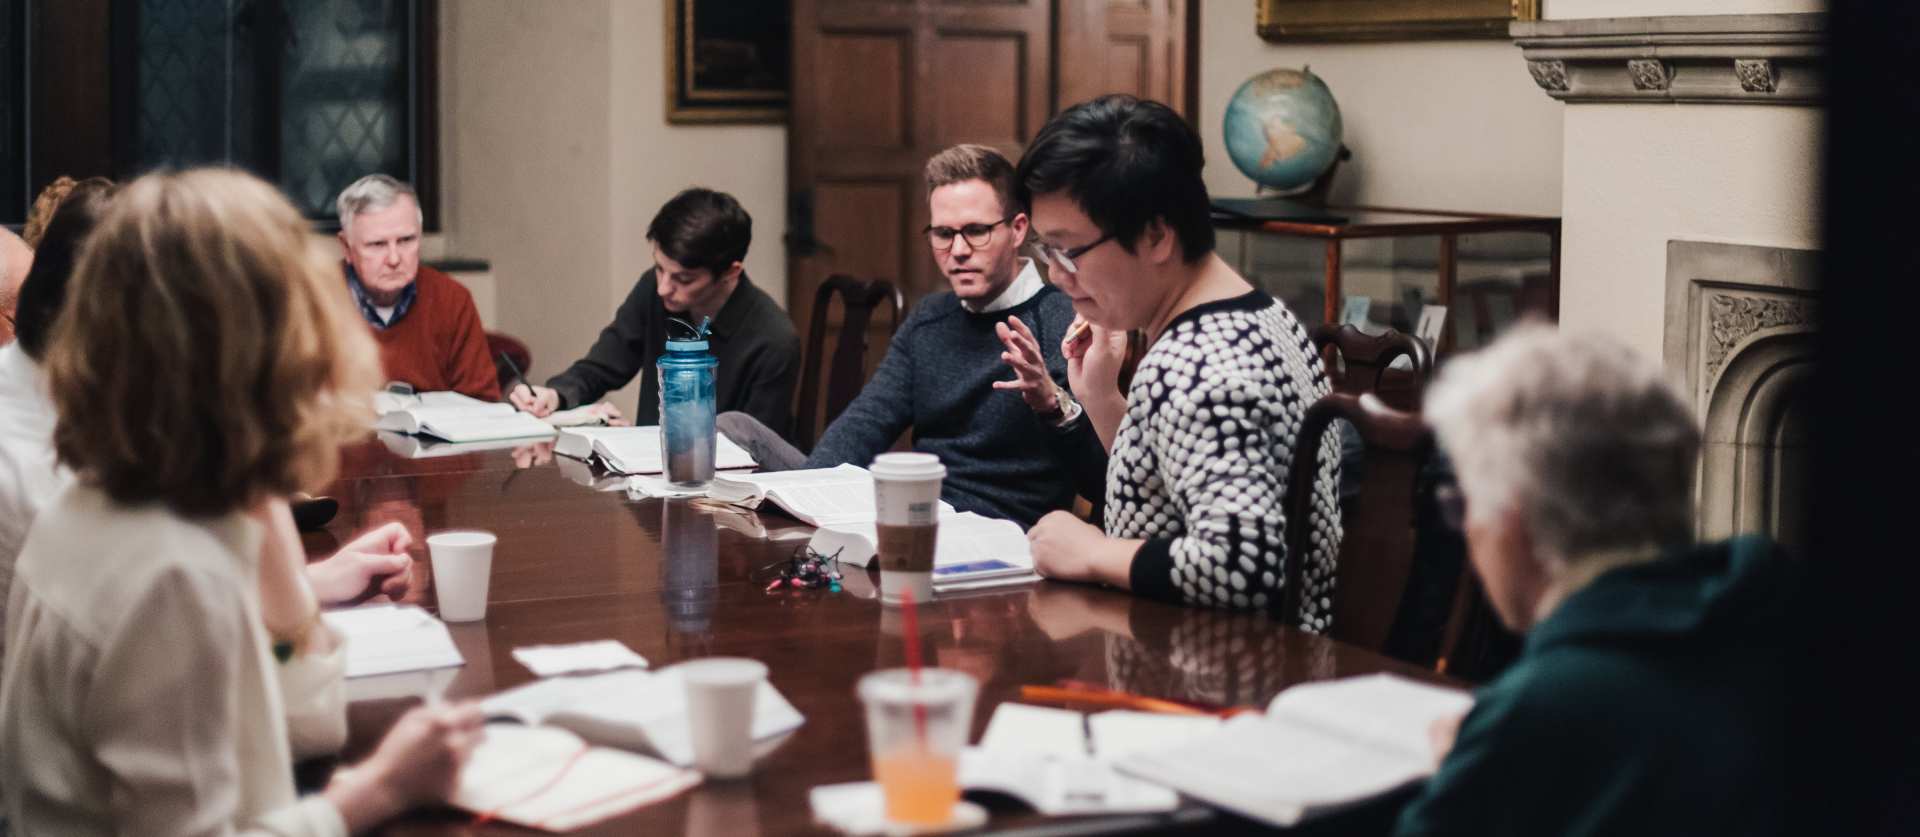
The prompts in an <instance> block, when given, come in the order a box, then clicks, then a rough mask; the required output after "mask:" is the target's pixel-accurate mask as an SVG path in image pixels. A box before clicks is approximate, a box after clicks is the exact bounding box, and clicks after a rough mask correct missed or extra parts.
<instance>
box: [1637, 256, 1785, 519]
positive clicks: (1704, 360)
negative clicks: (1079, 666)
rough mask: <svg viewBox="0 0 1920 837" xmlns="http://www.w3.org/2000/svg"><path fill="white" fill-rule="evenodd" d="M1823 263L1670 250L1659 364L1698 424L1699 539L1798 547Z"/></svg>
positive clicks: (1779, 257)
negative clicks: (1766, 540) (1738, 537)
mask: <svg viewBox="0 0 1920 837" xmlns="http://www.w3.org/2000/svg"><path fill="white" fill-rule="evenodd" d="M1818 257H1819V254H1818V253H1817V252H1816V251H1812V250H1794V249H1788V248H1781V247H1756V246H1751V245H1743V244H1720V243H1714V242H1704V241H1672V242H1669V243H1668V244H1667V323H1666V352H1665V355H1666V362H1667V368H1668V370H1669V371H1670V372H1672V373H1673V376H1674V378H1675V379H1676V380H1679V381H1684V382H1685V384H1684V385H1685V387H1686V393H1687V397H1688V398H1689V399H1690V400H1691V401H1692V404H1693V407H1694V410H1695V412H1696V413H1697V414H1698V415H1700V417H1701V418H1702V419H1703V420H1704V431H1705V447H1704V449H1703V451H1702V454H1701V461H1700V474H1699V483H1698V488H1697V491H1698V497H1699V518H1698V528H1699V533H1700V535H1701V537H1703V538H1723V537H1726V536H1728V535H1732V534H1736V533H1743V532H1764V533H1766V534H1769V535H1772V536H1773V537H1774V538H1775V539H1776V540H1778V541H1780V542H1781V543H1783V544H1787V545H1789V546H1797V545H1800V544H1803V543H1804V542H1805V541H1804V538H1803V535H1804V533H1805V524H1806V509H1807V505H1808V504H1807V502H1806V501H1807V497H1806V496H1805V494H1804V492H1805V491H1806V488H1807V486H1808V485H1809V482H1808V477H1809V472H1808V470H1807V469H1808V465H1809V464H1810V463H1809V459H1808V457H1809V455H1810V453H1809V448H1808V430H1809V428H1808V424H1807V422H1808V420H1809V411H1808V409H1807V398H1806V396H1807V394H1808V386H1809V384H1810V383H1811V375H1810V373H1811V371H1812V368H1813V342H1814V341H1813V338H1814V334H1813V330H1814V323H1815V318H1816V316H1817V314H1818V308H1817V293H1816V290H1815V288H1816V267H1817V265H1818Z"/></svg>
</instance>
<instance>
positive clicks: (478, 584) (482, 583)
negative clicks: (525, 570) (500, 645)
mask: <svg viewBox="0 0 1920 837" xmlns="http://www.w3.org/2000/svg"><path fill="white" fill-rule="evenodd" d="M496 540H497V539H496V538H495V537H494V536H493V533H492V532H479V531H463V532H438V533H435V534H432V535H428V536H427V555H428V556H429V557H430V558H431V559H432V561H433V589H434V593H435V594H436V595H437V596H438V597H439V600H440V618H441V619H443V620H445V621H448V622H477V621H479V620H481V619H485V618H487V582H488V581H490V580H492V578H493V544H494V542H495V541H496Z"/></svg>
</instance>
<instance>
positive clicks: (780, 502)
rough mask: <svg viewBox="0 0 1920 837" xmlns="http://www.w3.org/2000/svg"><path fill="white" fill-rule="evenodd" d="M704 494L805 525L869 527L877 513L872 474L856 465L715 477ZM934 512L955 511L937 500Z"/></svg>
mask: <svg viewBox="0 0 1920 837" xmlns="http://www.w3.org/2000/svg"><path fill="white" fill-rule="evenodd" d="M707 496H708V497H710V498H712V499H715V500H718V501H720V502H723V503H732V504H734V505H736V506H742V507H744V508H749V509H755V508H759V507H760V505H761V504H762V503H768V502H770V503H773V504H774V505H776V506H779V507H780V508H781V509H783V510H785V511H786V512H787V513H788V514H791V515H793V516H794V517H796V518H799V519H800V520H801V521H802V522H804V523H806V524H808V525H811V526H830V525H834V524H840V523H866V524H868V525H872V523H873V520H874V517H875V515H876V514H878V511H877V510H876V509H875V508H874V505H873V475H872V474H869V473H867V469H865V468H862V467H860V466H858V465H841V466H839V467H835V468H809V469H805V470H799V471H778V472H772V473H753V474H721V475H716V476H715V477H714V478H713V482H711V483H708V485H707ZM940 513H941V514H943V515H945V514H954V513H955V512H954V510H953V507H952V506H949V505H947V504H946V503H944V502H942V503H941V504H940Z"/></svg>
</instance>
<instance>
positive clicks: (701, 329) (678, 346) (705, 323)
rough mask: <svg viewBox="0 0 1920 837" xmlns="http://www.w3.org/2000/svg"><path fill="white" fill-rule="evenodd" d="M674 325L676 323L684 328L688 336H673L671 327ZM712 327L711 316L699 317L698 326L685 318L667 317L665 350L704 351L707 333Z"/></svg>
mask: <svg viewBox="0 0 1920 837" xmlns="http://www.w3.org/2000/svg"><path fill="white" fill-rule="evenodd" d="M675 325H678V326H680V327H681V328H683V329H685V330H686V331H687V332H688V336H686V337H675V336H673V327H674V326H675ZM712 327H713V318H712V317H703V318H701V320H700V325H698V326H695V325H694V324H692V323H690V322H687V321H686V320H683V319H680V318H679V317H668V318H667V351H669V352H704V351H706V350H707V334H708V333H710V332H711V331H712Z"/></svg>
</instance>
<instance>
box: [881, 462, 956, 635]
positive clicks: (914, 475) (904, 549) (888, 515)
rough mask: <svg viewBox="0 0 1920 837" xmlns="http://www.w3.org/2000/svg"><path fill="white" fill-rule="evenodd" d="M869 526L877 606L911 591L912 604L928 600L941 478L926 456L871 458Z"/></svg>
mask: <svg viewBox="0 0 1920 837" xmlns="http://www.w3.org/2000/svg"><path fill="white" fill-rule="evenodd" d="M868 470H869V471H870V472H872V474H873V504H874V510H875V511H876V512H878V514H877V515H876V517H875V520H874V522H875V523H876V524H877V527H876V528H877V529H878V532H879V535H880V543H879V544H877V545H876V546H878V548H879V549H878V553H879V554H878V555H877V556H876V559H877V560H878V561H879V564H880V601H882V602H884V603H887V604H898V603H899V602H900V599H901V597H902V594H904V593H906V592H909V591H911V592H912V593H913V599H914V601H916V602H924V601H927V600H928V599H930V598H932V597H933V556H934V553H935V552H936V551H937V547H938V542H939V534H940V483H941V481H942V480H944V479H945V478H946V476H947V469H946V466H944V465H941V464H940V457H937V456H934V455H933V454H931V453H883V454H880V455H879V456H877V457H874V460H873V467H871V468H869V469H868Z"/></svg>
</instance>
